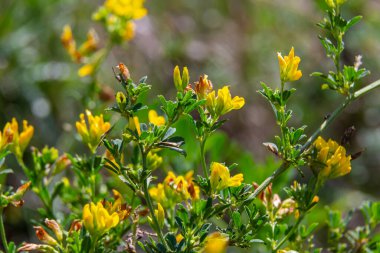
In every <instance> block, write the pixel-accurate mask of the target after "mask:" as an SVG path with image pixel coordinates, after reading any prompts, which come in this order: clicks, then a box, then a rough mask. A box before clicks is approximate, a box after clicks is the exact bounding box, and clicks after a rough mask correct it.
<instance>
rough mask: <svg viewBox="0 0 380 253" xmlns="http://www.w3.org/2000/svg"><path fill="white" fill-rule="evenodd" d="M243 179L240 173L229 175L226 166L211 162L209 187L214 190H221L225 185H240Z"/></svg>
mask: <svg viewBox="0 0 380 253" xmlns="http://www.w3.org/2000/svg"><path fill="white" fill-rule="evenodd" d="M243 180H244V178H243V174H242V173H239V174H237V175H235V176H233V177H231V176H230V171H229V170H228V168H227V167H226V166H224V165H223V164H221V163H217V162H213V163H211V175H210V183H211V189H212V190H213V191H214V192H216V191H221V190H223V189H225V188H227V187H236V186H240V185H241V183H242V182H243Z"/></svg>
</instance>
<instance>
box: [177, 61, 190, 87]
mask: <svg viewBox="0 0 380 253" xmlns="http://www.w3.org/2000/svg"><path fill="white" fill-rule="evenodd" d="M189 80H190V76H189V70H188V69H187V67H183V69H182V76H181V72H180V70H179V67H178V66H175V68H174V71H173V81H174V86H175V87H176V89H177V91H180V92H183V91H184V90H186V87H187V86H188V85H189Z"/></svg>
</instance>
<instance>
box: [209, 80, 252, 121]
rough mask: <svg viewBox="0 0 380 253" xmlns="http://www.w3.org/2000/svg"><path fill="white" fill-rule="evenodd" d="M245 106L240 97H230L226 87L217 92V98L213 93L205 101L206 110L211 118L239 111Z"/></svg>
mask: <svg viewBox="0 0 380 253" xmlns="http://www.w3.org/2000/svg"><path fill="white" fill-rule="evenodd" d="M244 104H245V100H244V98H242V97H238V96H236V97H234V98H232V97H231V93H230V90H229V88H228V86H224V87H223V88H222V89H219V90H218V96H217V97H216V96H215V91H212V92H210V93H209V94H208V95H207V99H206V108H207V110H208V111H209V113H210V114H211V115H213V116H217V117H219V116H222V115H224V114H226V113H228V112H230V111H232V110H238V109H241V108H242V107H243V106H244Z"/></svg>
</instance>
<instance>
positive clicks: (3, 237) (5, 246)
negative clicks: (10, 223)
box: [0, 208, 8, 253]
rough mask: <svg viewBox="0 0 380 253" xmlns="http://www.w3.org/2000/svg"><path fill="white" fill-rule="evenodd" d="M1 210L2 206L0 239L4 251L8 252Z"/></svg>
mask: <svg viewBox="0 0 380 253" xmlns="http://www.w3.org/2000/svg"><path fill="white" fill-rule="evenodd" d="M3 210H4V208H0V234H1V241H2V243H3V247H4V251H5V253H8V242H7V237H6V235H5V229H4V221H3Z"/></svg>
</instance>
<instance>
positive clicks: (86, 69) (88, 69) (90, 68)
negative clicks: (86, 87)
mask: <svg viewBox="0 0 380 253" xmlns="http://www.w3.org/2000/svg"><path fill="white" fill-rule="evenodd" d="M94 70H95V66H94V64H90V63H89V64H85V65H83V66H82V67H81V68H80V69H78V76H80V77H85V76H89V75H91V74H92V73H93V72H94Z"/></svg>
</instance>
